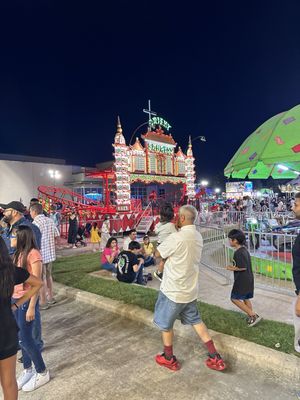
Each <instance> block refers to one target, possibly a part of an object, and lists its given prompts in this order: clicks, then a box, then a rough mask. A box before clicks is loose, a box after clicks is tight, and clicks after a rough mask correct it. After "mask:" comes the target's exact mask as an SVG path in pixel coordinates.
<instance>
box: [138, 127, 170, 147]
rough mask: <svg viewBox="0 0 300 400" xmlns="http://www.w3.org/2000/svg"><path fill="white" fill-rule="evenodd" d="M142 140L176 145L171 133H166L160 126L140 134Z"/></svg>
mask: <svg viewBox="0 0 300 400" xmlns="http://www.w3.org/2000/svg"><path fill="white" fill-rule="evenodd" d="M142 138H143V139H144V140H153V141H155V142H161V143H168V144H172V145H174V146H176V144H177V143H176V142H175V140H174V139H173V137H172V135H171V134H170V135H166V134H165V133H164V131H163V130H162V129H161V128H158V129H155V131H148V132H147V133H145V134H144V135H142Z"/></svg>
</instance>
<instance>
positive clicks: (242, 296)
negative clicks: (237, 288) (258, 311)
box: [230, 292, 253, 300]
mask: <svg viewBox="0 0 300 400" xmlns="http://www.w3.org/2000/svg"><path fill="white" fill-rule="evenodd" d="M230 298H231V299H233V300H249V299H252V298H253V292H249V293H247V294H239V293H235V292H231V295H230Z"/></svg>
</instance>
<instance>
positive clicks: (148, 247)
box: [143, 243, 154, 257]
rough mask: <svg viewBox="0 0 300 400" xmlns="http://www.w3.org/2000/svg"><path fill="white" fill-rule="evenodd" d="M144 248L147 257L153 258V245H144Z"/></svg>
mask: <svg viewBox="0 0 300 400" xmlns="http://www.w3.org/2000/svg"><path fill="white" fill-rule="evenodd" d="M143 248H144V252H145V255H146V256H147V257H149V256H153V253H154V247H153V244H152V243H149V244H147V245H146V244H143Z"/></svg>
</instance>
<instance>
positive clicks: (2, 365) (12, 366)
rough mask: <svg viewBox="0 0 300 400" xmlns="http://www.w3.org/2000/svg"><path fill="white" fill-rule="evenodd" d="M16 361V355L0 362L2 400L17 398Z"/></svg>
mask: <svg viewBox="0 0 300 400" xmlns="http://www.w3.org/2000/svg"><path fill="white" fill-rule="evenodd" d="M16 360H17V355H16V354H15V355H14V356H12V357H9V358H6V359H5V360H0V381H1V386H2V390H3V396H4V397H3V399H4V400H17V398H18V387H17V381H16Z"/></svg>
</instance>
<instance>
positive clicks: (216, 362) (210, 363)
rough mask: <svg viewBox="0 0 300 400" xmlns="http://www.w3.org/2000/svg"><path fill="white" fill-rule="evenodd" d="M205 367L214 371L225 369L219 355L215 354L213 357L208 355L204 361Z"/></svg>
mask: <svg viewBox="0 0 300 400" xmlns="http://www.w3.org/2000/svg"><path fill="white" fill-rule="evenodd" d="M206 365H207V367H208V368H210V369H214V370H216V371H224V369H226V364H225V363H224V360H223V358H222V357H221V356H220V354H219V353H215V354H214V357H211V354H209V355H208V359H207V360H206Z"/></svg>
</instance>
